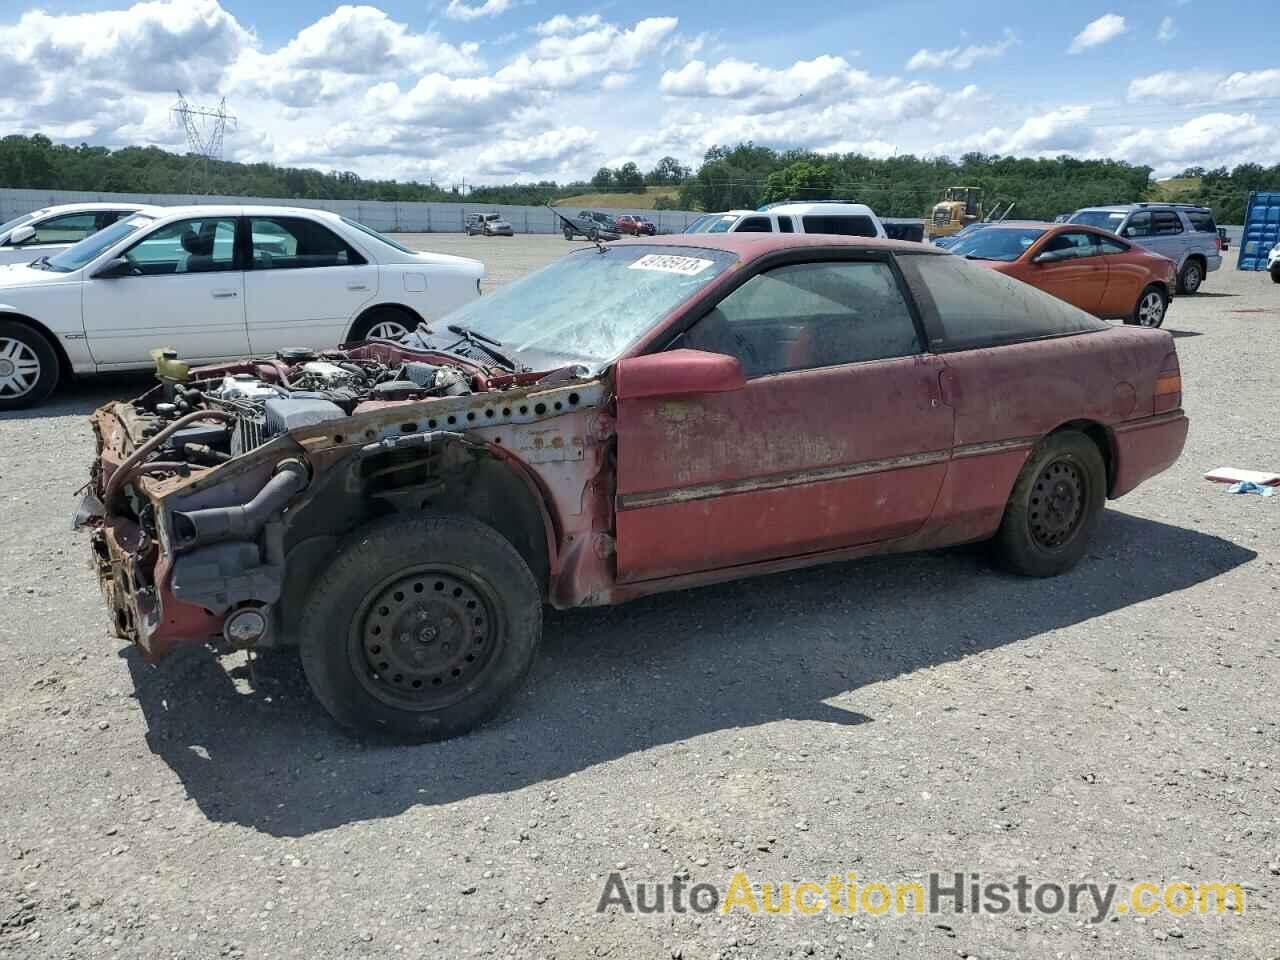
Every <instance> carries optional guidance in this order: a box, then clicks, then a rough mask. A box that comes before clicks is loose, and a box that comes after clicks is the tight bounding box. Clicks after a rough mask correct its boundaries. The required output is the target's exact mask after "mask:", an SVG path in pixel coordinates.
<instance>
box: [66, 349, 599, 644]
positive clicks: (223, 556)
mask: <svg viewBox="0 0 1280 960" xmlns="http://www.w3.org/2000/svg"><path fill="white" fill-rule="evenodd" d="M476 353H477V355H479V354H480V351H476ZM584 372H585V371H583V370H582V369H581V368H577V369H572V368H571V369H568V370H565V371H559V372H557V371H551V372H540V373H535V372H521V373H516V374H512V373H508V372H505V371H502V370H498V369H495V368H493V367H490V366H488V365H486V364H485V363H484V362H483V361H479V360H477V361H470V360H467V359H466V358H460V357H459V356H457V355H455V354H443V353H435V352H432V351H429V350H414V349H410V348H407V347H404V346H400V345H392V344H390V343H376V342H375V343H369V344H364V345H359V346H356V347H353V348H349V349H345V350H331V351H324V352H312V351H306V350H296V351H281V353H280V354H278V355H276V356H274V357H270V358H262V359H254V360H246V361H243V362H238V363H233V364H224V365H217V366H209V367H201V368H196V369H190V370H188V369H186V367H185V365H184V364H182V363H181V362H180V361H178V360H176V359H175V358H173V357H161V358H160V359H159V373H160V383H159V385H158V386H157V387H155V388H154V389H152V390H151V391H150V392H148V393H147V394H145V395H144V396H142V397H140V398H138V399H137V400H134V401H131V402H118V403H111V404H108V405H106V406H104V407H102V408H101V409H99V410H98V411H97V412H96V413H95V414H94V415H93V417H92V424H93V429H94V434H95V437H96V442H97V460H96V462H95V464H94V467H93V472H92V478H91V480H90V483H89V486H88V491H87V494H86V497H85V502H84V504H83V505H82V506H81V510H80V512H79V514H78V515H77V518H76V519H77V525H80V526H87V527H89V528H91V530H92V537H91V539H92V552H93V562H94V564H95V566H96V569H97V573H98V577H99V580H100V583H101V586H102V590H103V594H104V597H105V599H106V601H107V605H108V608H109V611H110V616H111V619H112V624H113V626H114V628H115V631H116V633H117V635H118V636H120V637H121V638H124V639H128V640H130V641H132V642H134V643H136V644H137V645H138V646H139V647H140V648H141V649H142V651H143V652H144V654H145V656H146V658H147V659H148V660H151V661H156V660H159V659H161V658H163V657H164V656H165V655H167V654H168V653H170V652H171V651H172V650H173V649H174V648H175V647H177V646H179V645H181V644H184V643H213V644H215V645H218V646H220V647H223V648H253V647H262V646H272V645H279V644H291V643H293V642H295V641H296V638H295V637H294V636H293V631H294V630H295V628H296V621H297V619H298V617H299V615H300V613H301V610H302V608H303V607H304V606H305V604H306V602H307V595H308V590H309V588H310V585H311V584H312V582H313V581H314V579H315V577H316V576H317V574H318V572H319V571H320V570H322V569H323V568H324V567H325V565H326V564H327V563H328V562H329V561H330V560H331V559H332V558H333V556H334V553H335V551H336V549H337V547H338V544H339V543H340V541H341V540H342V538H343V537H344V536H345V535H346V534H348V533H349V532H350V531H352V530H355V529H357V528H358V527H360V526H361V525H362V524H366V523H368V522H370V521H372V520H375V519H379V518H381V517H384V516H388V515H392V514H396V513H410V512H414V513H416V512H421V511H423V510H430V509H439V510H448V511H451V512H460V513H465V514H469V515H473V516H475V517H476V519H478V520H481V521H482V522H485V523H487V524H489V525H491V526H493V527H494V528H495V529H497V530H499V531H500V532H502V533H503V534H504V535H505V536H507V537H508V539H510V540H511V541H512V542H513V543H514V544H515V545H516V546H517V548H518V549H519V550H520V552H521V553H522V555H523V556H524V557H525V559H526V562H527V563H528V564H529V567H530V569H531V570H533V571H534V573H535V575H536V577H537V579H538V580H539V585H540V587H541V588H542V590H543V594H544V598H545V599H547V600H549V601H550V602H552V603H557V604H563V605H571V604H572V603H575V602H580V599H581V597H582V595H583V594H584V593H585V594H588V595H589V594H591V593H592V592H593V590H596V589H597V586H596V584H597V583H598V584H599V585H600V586H601V587H602V586H603V584H604V583H605V582H606V581H607V578H608V569H607V568H608V559H609V556H610V550H609V544H610V543H611V540H610V536H609V525H610V517H609V512H608V504H609V499H608V498H609V495H610V491H611V484H610V482H609V480H608V478H607V476H606V473H607V471H606V470H605V467H606V464H607V463H608V458H609V453H608V450H609V447H610V444H611V442H612V436H613V430H612V419H611V417H610V415H609V413H608V411H607V409H606V400H607V391H606V385H605V383H604V382H603V381H601V380H600V379H597V378H592V377H588V376H584V375H583V374H584ZM561 584H563V585H564V586H563V588H561V587H560V586H558V585H561ZM569 584H572V585H571V586H569Z"/></svg>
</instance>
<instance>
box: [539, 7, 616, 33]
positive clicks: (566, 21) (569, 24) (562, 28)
mask: <svg viewBox="0 0 1280 960" xmlns="http://www.w3.org/2000/svg"><path fill="white" fill-rule="evenodd" d="M603 25H604V20H603V19H602V18H601V16H600V14H598V13H592V14H589V15H587V16H583V17H570V16H566V15H565V14H563V13H557V14H556V15H555V16H554V17H552V18H551V19H550V20H543V21H542V22H541V23H539V24H538V25H537V26H535V27H534V28H533V32H534V33H540V34H542V36H544V37H554V36H558V35H559V34H562V33H583V32H585V31H587V30H594V29H595V28H596V27H600V26H603Z"/></svg>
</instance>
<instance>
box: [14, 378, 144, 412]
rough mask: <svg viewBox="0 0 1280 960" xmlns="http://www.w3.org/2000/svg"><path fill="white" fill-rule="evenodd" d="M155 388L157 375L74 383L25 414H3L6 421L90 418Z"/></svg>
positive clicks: (76, 381)
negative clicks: (107, 406)
mask: <svg viewBox="0 0 1280 960" xmlns="http://www.w3.org/2000/svg"><path fill="white" fill-rule="evenodd" d="M155 384H156V375H155V372H154V371H146V372H142V373H140V372H138V371H130V372H128V373H112V374H105V375H103V376H98V377H93V378H91V379H87V380H73V381H72V382H71V383H69V384H67V385H66V386H64V387H61V388H60V389H58V390H57V391H55V392H54V394H53V396H51V397H50V398H49V399H48V400H46V401H45V402H44V403H42V404H40V405H39V406H35V407H28V408H26V409H24V410H8V411H5V412H3V413H0V421H5V420H50V419H53V418H55V417H68V416H88V415H89V414H91V413H93V411H94V410H96V409H98V407H100V406H102V405H103V404H104V403H110V402H111V401H112V400H130V399H132V398H134V397H137V396H141V395H142V394H144V393H146V392H147V391H148V390H150V389H151V388H152V387H154V386H155Z"/></svg>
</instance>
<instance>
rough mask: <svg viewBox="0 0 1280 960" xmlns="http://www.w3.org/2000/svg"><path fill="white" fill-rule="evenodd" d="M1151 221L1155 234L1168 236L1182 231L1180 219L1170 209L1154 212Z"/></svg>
mask: <svg viewBox="0 0 1280 960" xmlns="http://www.w3.org/2000/svg"><path fill="white" fill-rule="evenodd" d="M1153 222H1154V224H1155V234H1156V236H1159V237H1169V236H1172V235H1174V234H1175V233H1181V232H1182V221H1181V220H1180V219H1179V218H1178V215H1177V214H1176V213H1174V212H1173V211H1172V210H1162V211H1160V212H1159V213H1156V214H1154V215H1153Z"/></svg>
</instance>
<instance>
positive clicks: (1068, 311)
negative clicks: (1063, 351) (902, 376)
mask: <svg viewBox="0 0 1280 960" xmlns="http://www.w3.org/2000/svg"><path fill="white" fill-rule="evenodd" d="M898 263H899V265H900V266H901V267H902V272H903V275H904V276H905V277H906V280H907V285H908V287H909V288H910V289H911V293H912V295H913V296H914V297H915V299H916V302H917V304H919V306H920V309H921V312H922V313H923V314H924V317H925V320H926V326H927V327H929V328H931V329H929V341H930V347H931V348H932V349H934V350H937V351H944V352H945V351H952V350H972V349H976V348H978V347H993V346H999V345H1001V344H1007V343H1022V342H1024V341H1026V340H1042V339H1046V338H1048V337H1063V336H1070V335H1072V334H1078V333H1091V332H1094V331H1098V330H1106V329H1108V328H1109V324H1107V323H1106V322H1104V321H1102V320H1099V319H1098V318H1097V317H1095V316H1092V315H1091V314H1088V313H1085V312H1084V311H1083V310H1080V309H1078V308H1076V307H1073V306H1072V305H1071V304H1069V303H1067V302H1066V301H1064V300H1059V299H1058V298H1057V297H1054V296H1050V295H1049V294H1047V293H1045V292H1043V291H1042V290H1037V289H1036V288H1035V287H1033V286H1030V285H1029V284H1026V283H1023V282H1022V281H1020V280H1014V279H1013V278H1011V277H1006V276H1005V275H1004V274H1002V273H997V272H996V271H994V270H990V269H988V268H986V267H981V266H978V265H976V264H972V263H968V262H966V261H965V260H962V259H960V258H958V257H953V256H933V255H927V254H917V255H900V256H899V257H898Z"/></svg>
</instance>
